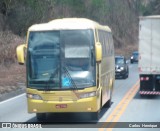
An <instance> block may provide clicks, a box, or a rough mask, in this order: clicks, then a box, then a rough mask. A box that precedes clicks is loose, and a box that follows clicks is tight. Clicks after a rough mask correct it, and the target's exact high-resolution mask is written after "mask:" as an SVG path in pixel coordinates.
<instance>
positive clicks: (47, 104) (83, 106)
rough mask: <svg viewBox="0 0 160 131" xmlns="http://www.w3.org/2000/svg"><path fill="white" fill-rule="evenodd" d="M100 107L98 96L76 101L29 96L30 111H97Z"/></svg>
mask: <svg viewBox="0 0 160 131" xmlns="http://www.w3.org/2000/svg"><path fill="white" fill-rule="evenodd" d="M99 108H100V105H98V100H97V97H89V98H83V99H78V100H76V101H43V100H35V99H29V98H28V112H29V113H58V112H59V113H60V112H97V111H98V110H99Z"/></svg>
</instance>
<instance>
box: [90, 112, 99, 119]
mask: <svg viewBox="0 0 160 131" xmlns="http://www.w3.org/2000/svg"><path fill="white" fill-rule="evenodd" d="M91 117H92V119H93V120H96V121H97V120H99V112H92V113H91Z"/></svg>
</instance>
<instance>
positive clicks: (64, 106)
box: [56, 104, 67, 109]
mask: <svg viewBox="0 0 160 131" xmlns="http://www.w3.org/2000/svg"><path fill="white" fill-rule="evenodd" d="M56 108H57V109H59V108H67V104H58V105H56Z"/></svg>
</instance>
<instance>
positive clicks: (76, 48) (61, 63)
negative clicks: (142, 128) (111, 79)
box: [27, 30, 95, 89]
mask: <svg viewBox="0 0 160 131" xmlns="http://www.w3.org/2000/svg"><path fill="white" fill-rule="evenodd" d="M94 54H95V53H94V37H93V31H92V30H60V31H41V32H30V34H29V40H28V57H27V64H28V66H27V70H28V77H27V78H28V79H27V80H28V82H27V83H28V86H29V87H30V88H37V89H46V88H47V86H49V88H50V89H70V88H75V87H74V84H75V85H76V88H85V87H91V86H95V57H94ZM64 69H65V70H64ZM66 70H67V72H66ZM73 82H74V84H73Z"/></svg>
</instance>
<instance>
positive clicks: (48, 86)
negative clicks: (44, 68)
mask: <svg viewBox="0 0 160 131" xmlns="http://www.w3.org/2000/svg"><path fill="white" fill-rule="evenodd" d="M57 71H58V68H57V69H56V70H55V71H54V72H52V73H51V75H50V77H49V79H48V81H47V82H46V90H47V91H48V90H50V82H53V84H55V81H54V80H53V78H54V76H55V75H56V74H57Z"/></svg>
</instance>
